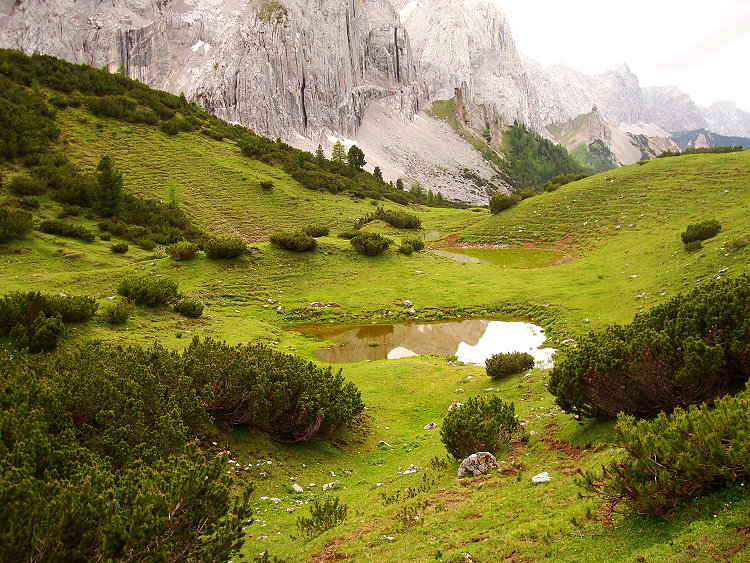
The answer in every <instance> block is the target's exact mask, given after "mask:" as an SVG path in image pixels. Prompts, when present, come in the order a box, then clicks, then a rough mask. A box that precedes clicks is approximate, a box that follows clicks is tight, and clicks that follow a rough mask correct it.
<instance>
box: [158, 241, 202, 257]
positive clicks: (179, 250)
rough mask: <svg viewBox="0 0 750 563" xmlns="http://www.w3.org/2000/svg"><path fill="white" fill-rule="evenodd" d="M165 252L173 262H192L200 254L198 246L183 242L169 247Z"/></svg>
mask: <svg viewBox="0 0 750 563" xmlns="http://www.w3.org/2000/svg"><path fill="white" fill-rule="evenodd" d="M164 250H165V251H166V253H167V254H169V256H171V257H172V259H173V260H190V259H192V258H195V255H196V254H197V253H198V245H197V244H195V243H192V242H188V241H186V240H183V241H180V242H176V243H175V244H171V245H169V246H168V247H167V248H165V249H164Z"/></svg>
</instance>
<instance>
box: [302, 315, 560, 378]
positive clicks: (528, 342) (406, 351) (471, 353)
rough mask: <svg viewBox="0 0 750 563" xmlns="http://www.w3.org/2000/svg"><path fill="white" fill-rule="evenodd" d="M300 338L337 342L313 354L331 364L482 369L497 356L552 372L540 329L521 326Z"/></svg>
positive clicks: (358, 329)
mask: <svg viewBox="0 0 750 563" xmlns="http://www.w3.org/2000/svg"><path fill="white" fill-rule="evenodd" d="M296 330H299V331H300V332H302V334H304V335H306V336H315V337H317V338H323V339H327V340H334V341H336V342H338V344H337V345H336V346H332V347H330V348H324V349H321V350H319V351H318V357H319V358H320V359H321V360H324V361H326V362H331V363H339V362H361V361H365V360H384V359H389V360H395V359H398V358H405V357H408V356H419V355H422V354H437V355H438V356H442V357H445V356H449V355H456V356H458V359H459V360H460V361H462V362H464V363H467V364H475V365H484V361H485V360H486V359H487V358H489V357H490V356H492V355H493V354H497V353H499V352H528V353H529V354H531V355H532V356H534V359H535V360H536V366H537V367H540V368H547V367H552V354H553V353H554V352H555V350H554V349H553V348H540V346H541V344H542V343H543V342H544V340H545V338H546V337H545V336H544V331H543V329H542V328H540V327H538V326H536V325H534V324H531V323H525V322H516V321H514V322H509V321H491V320H484V319H468V320H462V321H461V320H459V321H446V322H439V323H424V324H415V323H401V324H372V325H357V326H352V325H339V326H334V325H318V326H308V327H302V328H298V329H296Z"/></svg>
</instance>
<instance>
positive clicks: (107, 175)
mask: <svg viewBox="0 0 750 563" xmlns="http://www.w3.org/2000/svg"><path fill="white" fill-rule="evenodd" d="M94 197H95V199H96V203H95V207H96V209H97V210H98V211H99V213H101V214H102V216H104V217H112V216H113V215H116V214H117V213H118V212H119V211H120V208H121V205H122V202H121V200H122V173H120V172H119V171H117V169H115V167H114V164H113V162H112V159H111V158H109V157H108V156H104V157H102V159H101V160H100V161H99V165H98V166H97V167H96V183H95V184H94Z"/></svg>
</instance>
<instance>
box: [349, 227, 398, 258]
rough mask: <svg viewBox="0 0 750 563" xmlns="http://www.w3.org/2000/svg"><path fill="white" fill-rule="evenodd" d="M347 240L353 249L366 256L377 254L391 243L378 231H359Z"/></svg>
mask: <svg viewBox="0 0 750 563" xmlns="http://www.w3.org/2000/svg"><path fill="white" fill-rule="evenodd" d="M349 242H350V243H351V245H352V246H353V247H354V250H356V251H357V252H359V253H360V254H364V255H366V256H377V255H378V254H380V253H382V252H384V251H385V250H387V249H388V247H389V246H390V245H391V241H390V239H387V238H385V237H384V236H383V235H380V234H378V233H368V232H359V233H357V234H356V235H355V236H353V237H352V238H351V239H350V240H349Z"/></svg>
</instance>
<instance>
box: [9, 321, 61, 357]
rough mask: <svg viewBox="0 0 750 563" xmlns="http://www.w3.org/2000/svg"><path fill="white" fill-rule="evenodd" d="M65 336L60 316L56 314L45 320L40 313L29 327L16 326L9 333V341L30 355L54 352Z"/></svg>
mask: <svg viewBox="0 0 750 563" xmlns="http://www.w3.org/2000/svg"><path fill="white" fill-rule="evenodd" d="M64 334H65V325H64V324H63V322H62V316H61V315H60V314H59V313H58V314H57V315H55V316H53V317H49V318H47V316H46V315H45V314H44V312H40V313H39V314H38V315H37V317H36V318H35V319H34V322H32V323H31V324H30V325H28V326H27V325H24V324H17V325H16V326H15V327H13V329H12V330H11V331H10V339H11V341H12V342H13V343H14V344H15V345H16V346H18V347H19V348H28V350H29V352H31V353H32V354H37V353H39V352H45V351H48V350H54V349H55V348H57V343H58V342H59V341H60V339H61V338H62V337H63V336H64Z"/></svg>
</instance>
